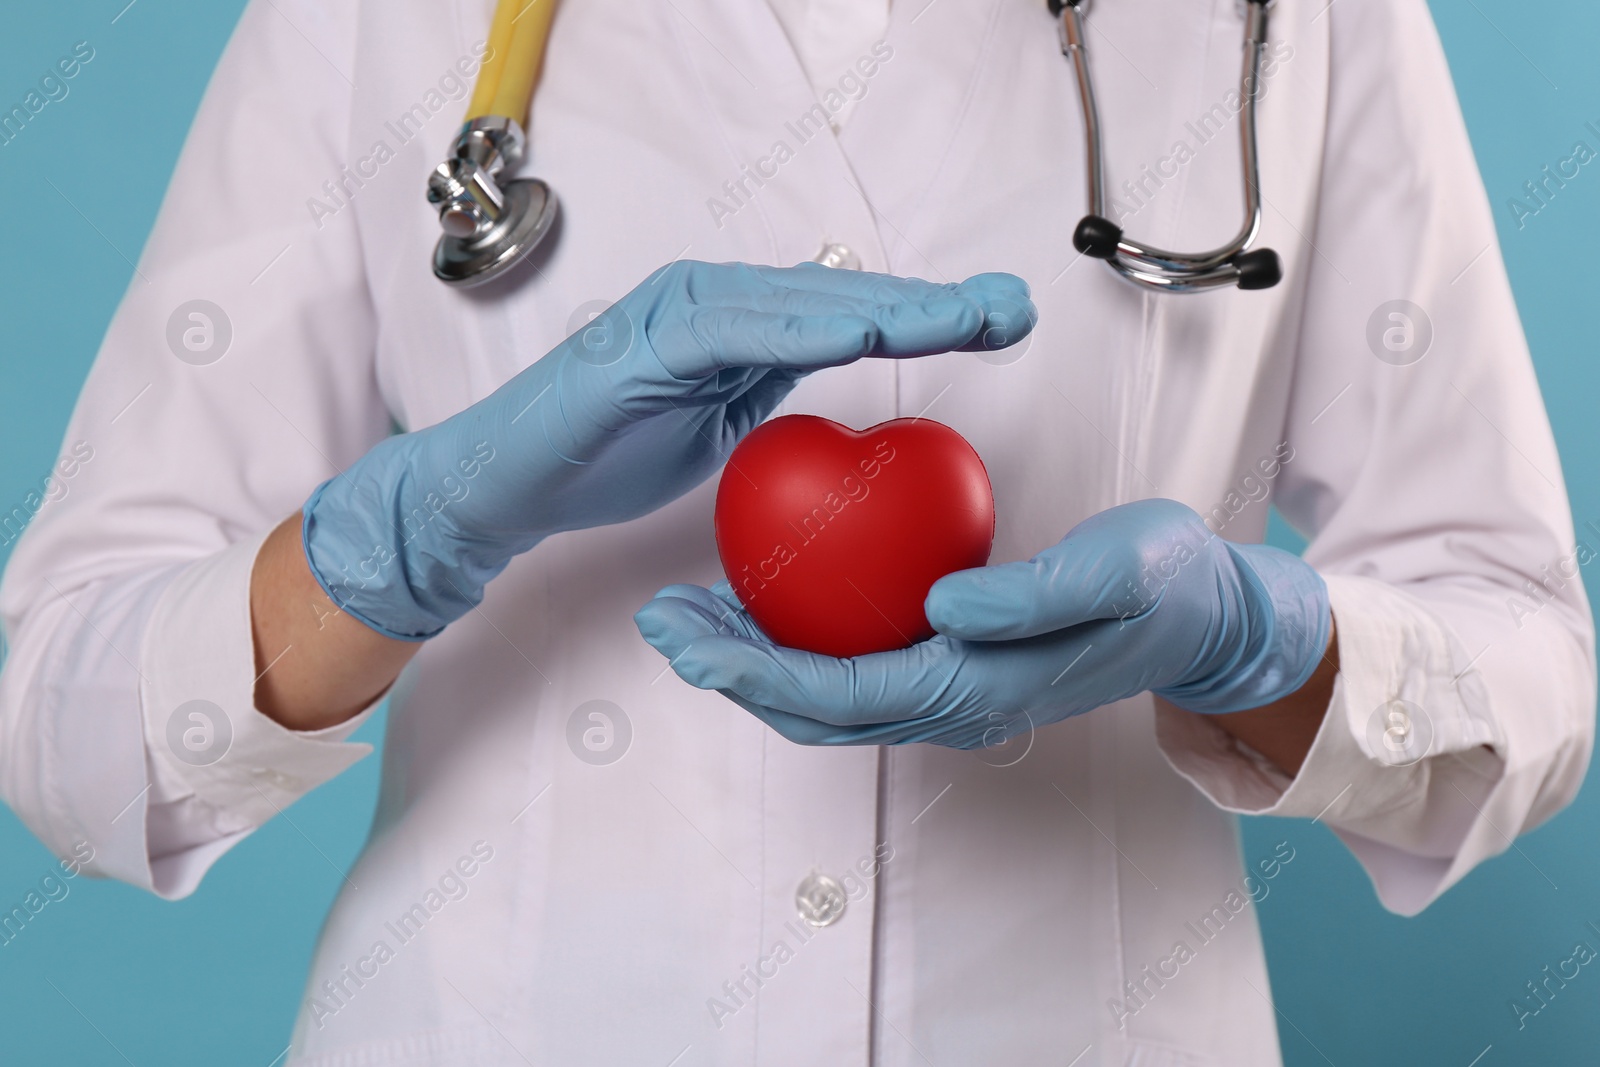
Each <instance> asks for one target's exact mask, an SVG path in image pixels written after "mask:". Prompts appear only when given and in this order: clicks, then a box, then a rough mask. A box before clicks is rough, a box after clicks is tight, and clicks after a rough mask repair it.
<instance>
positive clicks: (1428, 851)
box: [1157, 0, 1600, 914]
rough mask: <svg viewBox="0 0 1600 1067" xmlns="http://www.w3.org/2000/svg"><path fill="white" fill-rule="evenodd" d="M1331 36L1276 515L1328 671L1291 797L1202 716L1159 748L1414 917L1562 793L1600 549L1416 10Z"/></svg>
mask: <svg viewBox="0 0 1600 1067" xmlns="http://www.w3.org/2000/svg"><path fill="white" fill-rule="evenodd" d="M1326 17H1327V18H1329V19H1331V20H1332V26H1331V28H1330V31H1329V32H1330V33H1331V34H1332V62H1331V72H1332V73H1331V75H1330V77H1331V85H1330V104H1329V116H1328V118H1329V128H1328V140H1327V151H1326V157H1325V160H1324V164H1323V174H1322V193H1321V200H1320V204H1319V207H1318V209H1317V210H1318V215H1317V217H1316V220H1315V228H1314V230H1313V231H1312V232H1309V233H1307V234H1306V239H1307V241H1308V242H1309V243H1310V244H1311V245H1312V246H1314V247H1313V248H1312V249H1309V250H1308V254H1307V255H1306V256H1305V257H1304V258H1302V260H1301V263H1302V264H1303V266H1302V267H1301V269H1302V270H1304V271H1305V272H1306V282H1305V286H1306V288H1305V293H1304V314H1303V319H1302V322H1301V325H1300V342H1299V346H1298V352H1297V354H1296V367H1295V380H1294V385H1293V391H1292V398H1291V403H1290V414H1289V422H1288V426H1287V428H1286V439H1287V441H1288V442H1289V443H1290V444H1291V445H1292V447H1293V449H1294V453H1293V457H1292V458H1291V459H1290V460H1289V462H1287V463H1286V464H1285V465H1284V467H1283V469H1282V473H1281V474H1280V475H1279V477H1278V480H1277V481H1278V485H1277V494H1278V495H1277V503H1278V506H1279V508H1280V509H1281V510H1282V512H1283V514H1284V515H1285V517H1287V518H1288V519H1289V521H1290V522H1291V523H1293V524H1294V525H1295V526H1296V527H1297V528H1298V529H1301V530H1303V531H1307V532H1308V533H1309V535H1310V544H1309V547H1308V548H1307V551H1306V553H1305V558H1306V560H1307V561H1308V562H1310V563H1311V564H1312V565H1314V566H1315V567H1316V568H1317V569H1318V571H1319V572H1320V573H1321V574H1322V575H1323V576H1324V577H1325V578H1326V580H1327V583H1328V590H1329V596H1330V598H1331V602H1332V607H1333V614H1334V618H1335V621H1336V625H1337V632H1338V644H1339V662H1340V672H1339V677H1338V680H1337V683H1336V685H1335V689H1334V694H1333V699H1332V703H1331V706H1330V707H1329V709H1328V712H1327V716H1326V719H1325V721H1324V722H1323V725H1322V727H1321V730H1320V733H1319V734H1318V736H1317V738H1316V740H1315V742H1314V744H1313V746H1312V748H1311V751H1310V753H1309V755H1308V757H1307V759H1306V761H1305V764H1304V767H1303V768H1302V769H1301V771H1300V772H1299V774H1298V775H1297V776H1296V777H1295V778H1294V780H1293V781H1292V782H1291V781H1290V780H1289V779H1287V778H1286V777H1284V776H1283V775H1282V774H1281V773H1279V772H1278V771H1276V769H1274V768H1272V767H1271V766H1270V765H1268V764H1267V763H1266V762H1265V761H1264V760H1261V759H1260V758H1259V757H1255V756H1253V755H1252V754H1251V753H1249V752H1248V751H1246V750H1244V749H1243V748H1242V747H1241V746H1239V745H1236V744H1234V743H1233V742H1232V741H1230V740H1229V739H1228V738H1227V736H1226V735H1225V734H1223V733H1222V731H1221V730H1220V729H1218V728H1217V727H1216V726H1215V724H1214V723H1209V722H1207V721H1205V720H1204V719H1202V718H1200V717H1197V716H1193V715H1189V714H1187V713H1184V712H1180V711H1177V710H1176V709H1173V708H1170V707H1160V708H1158V719H1157V733H1158V737H1159V739H1160V740H1161V743H1162V745H1163V748H1164V749H1165V751H1166V752H1167V755H1168V757H1169V759H1170V760H1171V761H1172V762H1173V763H1174V765H1175V766H1176V767H1177V768H1178V770H1179V771H1180V772H1181V773H1183V774H1184V775H1185V776H1186V777H1188V778H1189V779H1190V780H1191V781H1193V782H1194V783H1195V784H1196V785H1198V786H1199V787H1200V788H1201V789H1202V790H1203V791H1204V792H1205V793H1206V794H1207V795H1208V796H1210V797H1211V799H1213V800H1214V801H1215V802H1217V803H1218V804H1220V805H1222V806H1223V807H1225V808H1228V809H1230V810H1233V811H1238V812H1248V813H1253V814H1271V815H1290V816H1302V817H1306V818H1313V819H1320V821H1322V822H1324V823H1326V824H1328V825H1329V826H1331V827H1332V828H1333V829H1334V831H1335V832H1336V833H1337V834H1338V835H1339V836H1340V837H1341V838H1342V839H1343V840H1344V842H1345V843H1346V844H1347V845H1348V847H1349V848H1350V849H1351V850H1352V852H1353V853H1354V854H1355V855H1356V857H1357V858H1358V859H1359V860H1360V861H1361V863H1362V864H1363V865H1364V866H1365V868H1366V870H1367V872H1368V874H1369V875H1370V876H1371V878H1372V880H1373V883H1374V885H1375V886H1376V889H1377V892H1378V895H1379V897H1380V899H1381V900H1382V901H1383V903H1384V904H1385V905H1386V906H1387V907H1389V908H1390V909H1392V910H1394V911H1397V912H1400V913H1404V914H1412V913H1415V912H1417V911H1420V910H1421V909H1422V908H1423V907H1425V906H1426V905H1427V904H1428V903H1430V902H1431V901H1432V900H1433V899H1434V898H1435V897H1437V896H1438V895H1439V894H1440V893H1442V892H1443V891H1444V890H1445V889H1446V888H1448V887H1449V886H1450V885H1452V884H1453V883H1455V882H1456V881H1457V880H1459V879H1460V878H1462V877H1463V876H1464V875H1465V874H1466V873H1467V872H1468V871H1469V870H1471V869H1472V867H1473V866H1474V865H1476V864H1477V863H1479V862H1481V861H1482V860H1484V859H1486V858H1488V857H1490V856H1494V855H1496V854H1498V853H1500V852H1502V851H1504V850H1505V849H1507V848H1508V847H1509V846H1510V845H1511V843H1512V839H1513V838H1514V837H1515V836H1516V835H1517V834H1519V833H1522V832H1524V831H1526V830H1529V829H1531V828H1532V827H1534V826H1536V825H1537V824H1539V823H1540V822H1542V821H1543V820H1545V819H1548V818H1549V817H1550V816H1551V815H1552V814H1553V813H1555V812H1556V811H1558V810H1559V809H1560V808H1562V807H1563V806H1564V805H1565V804H1567V803H1568V802H1569V801H1570V800H1571V799H1572V798H1573V796H1574V795H1575V794H1576V793H1577V790H1578V787H1579V785H1580V783H1581V782H1582V779H1583V776H1584V771H1585V768H1586V766H1587V763H1588V758H1589V752H1590V747H1591V744H1592V740H1593V727H1594V705H1595V663H1594V631H1593V623H1592V621H1591V617H1590V614H1589V606H1588V602H1587V599H1586V597H1585V594H1584V590H1583V587H1582V582H1581V577H1580V571H1579V568H1580V565H1581V564H1582V563H1584V562H1587V561H1588V560H1589V559H1590V558H1592V556H1593V555H1594V553H1595V551H1596V550H1597V549H1600V534H1597V532H1596V528H1595V527H1594V526H1593V525H1592V524H1591V525H1589V526H1588V527H1586V528H1585V529H1584V530H1582V531H1580V532H1579V534H1578V536H1575V532H1574V529H1573V524H1572V521H1571V518H1570V513H1569V510H1568V508H1569V506H1568V502H1567V495H1566V491H1565V487H1564V483H1563V480H1562V473H1561V465H1560V462H1559V459H1558V457H1557V455H1556V449H1555V444H1554V440H1553V438H1552V435H1551V431H1550V427H1549V423H1548V420H1547V417H1546V414H1545V411H1544V407H1543V403H1542V401H1541V399H1540V395H1539V390H1538V385H1537V382H1536V381H1535V378H1534V373H1533V368H1532V365H1531V362H1530V360H1529V356H1528V351H1527V346H1526V342H1525V340H1524V337H1523V334H1522V330H1521V326H1520V323H1519V320H1518V316H1517V311H1516V307H1515V305H1514V303H1513V301H1512V296H1511V290H1510V286H1509V283H1508V281H1507V278H1506V275H1505V270H1504V266H1503V264H1502V260H1501V256H1500V247H1499V244H1498V242H1497V240H1496V234H1495V228H1494V224H1493V220H1492V219H1491V216H1490V209H1489V204H1488V201H1487V197H1486V196H1485V193H1484V189H1483V186H1482V182H1481V179H1480V178H1479V176H1478V170H1477V167H1476V165H1475V163H1474V160H1473V155H1472V150H1471V146H1470V144H1469V142H1468V139H1467V133H1466V129H1465V126H1464V123H1463V121H1462V118H1461V115H1460V111H1459V107H1458V105H1457V103H1456V99H1455V95H1454V92H1453V89H1452V86H1451V82H1450V77H1449V72H1448V69H1447V67H1446V64H1445V59H1444V55H1443V50H1442V48H1441V47H1440V44H1439V41H1438V37H1437V34H1436V32H1435V29H1434V26H1433V23H1432V20H1431V17H1430V16H1429V14H1428V11H1427V8H1426V5H1425V4H1424V2H1423V0H1343V2H1342V3H1340V4H1339V5H1337V6H1335V7H1332V8H1330V9H1329V10H1328V12H1327V16H1326ZM1541 221H1542V220H1541ZM1287 236H1288V237H1289V238H1290V239H1293V235H1292V234H1290V235H1287ZM1397 300H1405V301H1409V302H1410V303H1411V304H1413V305H1415V307H1416V308H1418V309H1420V312H1419V311H1416V310H1412V309H1407V308H1402V307H1398V306H1395V305H1390V304H1389V302H1391V301H1397ZM1391 310H1392V311H1396V312H1398V313H1400V314H1403V315H1404V316H1405V319H1395V318H1390V317H1389V312H1390V311H1391ZM1408 320H1409V329H1410V330H1411V331H1412V332H1411V333H1410V334H1409V335H1408V333H1407V332H1406V331H1407V329H1408V326H1407V322H1408ZM1388 330H1394V331H1397V332H1393V333H1389V334H1388V337H1387V344H1386V343H1385V336H1384V334H1385V331H1388ZM1429 332H1431V343H1428V342H1427V334H1428V333H1429ZM1408 341H1409V342H1410V347H1409V348H1408V347H1407V342H1408ZM1391 346H1392V347H1391ZM1379 353H1381V354H1382V356H1383V357H1384V358H1380V356H1379ZM1419 356H1420V358H1418V357H1419ZM1397 702H1400V703H1397ZM1390 730H1395V731H1397V732H1395V733H1393V734H1389V735H1388V738H1387V740H1386V732H1387V731H1390ZM1408 731H1409V732H1410V736H1411V737H1412V739H1413V740H1412V744H1413V746H1414V747H1415V746H1417V745H1426V746H1427V748H1426V751H1427V752H1428V753H1429V754H1428V755H1427V756H1426V757H1425V758H1422V759H1420V760H1417V761H1416V762H1409V760H1410V758H1411V757H1410V756H1409V755H1406V754H1405V753H1404V752H1403V751H1402V752H1401V754H1399V755H1394V754H1391V753H1394V752H1395V749H1396V748H1397V747H1400V748H1403V746H1402V745H1401V743H1402V742H1403V741H1404V740H1405V739H1406V736H1407V732H1408ZM1430 737H1431V740H1430ZM1401 763H1408V765H1403V766H1402V765H1397V764H1401Z"/></svg>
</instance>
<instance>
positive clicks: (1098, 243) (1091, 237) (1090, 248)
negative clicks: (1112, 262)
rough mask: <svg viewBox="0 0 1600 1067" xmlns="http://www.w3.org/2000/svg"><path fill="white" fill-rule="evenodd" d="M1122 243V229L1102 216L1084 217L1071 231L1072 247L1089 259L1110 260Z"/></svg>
mask: <svg viewBox="0 0 1600 1067" xmlns="http://www.w3.org/2000/svg"><path fill="white" fill-rule="evenodd" d="M1121 242H1122V227H1121V226H1118V225H1117V224H1116V223H1114V222H1112V221H1111V220H1110V219H1108V218H1105V217H1104V216H1102V215H1085V216H1084V217H1083V218H1082V219H1081V220H1080V221H1079V222H1078V228H1077V229H1076V230H1073V231H1072V247H1073V248H1076V249H1077V250H1078V251H1079V252H1082V253H1083V254H1084V255H1086V256H1088V257H1090V258H1091V259H1110V258H1111V257H1112V256H1114V255H1116V254H1117V245H1119V244H1120V243H1121Z"/></svg>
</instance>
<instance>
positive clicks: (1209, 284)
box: [1052, 0, 1282, 292]
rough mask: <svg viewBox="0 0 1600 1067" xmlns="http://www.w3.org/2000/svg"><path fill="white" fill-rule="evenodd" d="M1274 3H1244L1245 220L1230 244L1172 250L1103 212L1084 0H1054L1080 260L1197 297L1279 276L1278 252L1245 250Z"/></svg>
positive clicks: (1253, 225) (1261, 284)
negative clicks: (1067, 87) (1078, 127)
mask: <svg viewBox="0 0 1600 1067" xmlns="http://www.w3.org/2000/svg"><path fill="white" fill-rule="evenodd" d="M1272 2H1273V0H1245V4H1244V6H1245V33H1244V54H1243V56H1242V60H1241V61H1242V67H1243V69H1242V71H1241V73H1240V97H1241V105H1240V116H1239V119H1240V123H1241V125H1242V129H1241V131H1240V136H1239V147H1240V169H1241V174H1242V182H1241V184H1242V185H1243V188H1244V222H1243V223H1242V224H1241V225H1240V228H1239V232H1238V234H1237V235H1235V237H1234V238H1233V240H1231V241H1229V242H1228V243H1227V244H1225V245H1223V246H1222V247H1221V248H1217V249H1214V250H1212V251H1210V252H1201V253H1183V252H1171V251H1168V250H1166V249H1162V248H1157V247H1155V246H1153V245H1146V244H1143V243H1141V242H1138V241H1135V240H1133V239H1132V238H1130V237H1128V236H1127V235H1126V234H1125V233H1123V232H1122V230H1121V228H1120V227H1118V226H1117V225H1116V224H1115V223H1113V222H1111V221H1110V219H1109V217H1108V216H1107V214H1106V209H1107V200H1106V179H1105V147H1104V137H1103V135H1102V130H1101V124H1100V108H1099V102H1098V101H1097V100H1096V98H1095V91H1094V79H1093V77H1092V76H1091V74H1090V70H1089V48H1088V40H1087V32H1086V28H1087V27H1086V23H1085V21H1084V10H1085V9H1086V7H1087V6H1088V0H1057V2H1056V3H1054V4H1052V6H1053V7H1056V8H1057V13H1058V17H1059V20H1060V35H1061V52H1062V54H1063V55H1065V56H1067V57H1068V58H1069V59H1070V60H1071V61H1072V65H1073V70H1074V73H1075V74H1076V77H1077V82H1078V99H1079V101H1080V102H1081V104H1082V110H1083V126H1084V141H1085V145H1086V147H1087V151H1086V152H1085V166H1086V168H1087V173H1086V176H1085V177H1086V182H1087V187H1088V191H1089V212H1090V214H1089V216H1088V217H1086V218H1085V219H1084V220H1083V221H1082V222H1081V223H1079V227H1078V232H1077V233H1076V234H1075V235H1074V244H1075V245H1077V247H1078V249H1079V251H1081V252H1083V253H1084V254H1085V255H1090V256H1094V257H1095V258H1097V259H1104V260H1106V262H1107V263H1108V264H1109V265H1110V266H1111V267H1112V269H1114V270H1115V271H1116V272H1117V274H1118V275H1119V276H1121V277H1123V278H1125V279H1127V280H1128V281H1130V282H1133V283H1134V284H1136V285H1140V286H1143V287H1146V288H1150V289H1157V290H1161V291H1164V292H1197V291H1201V290H1205V289H1213V288H1217V287H1220V286H1224V285H1238V286H1239V287H1240V288H1249V289H1256V288H1267V287H1269V286H1271V285H1274V284H1276V283H1277V281H1278V279H1279V278H1280V277H1281V272H1282V269H1281V266H1280V264H1279V261H1278V256H1277V253H1275V252H1273V251H1271V250H1270V249H1259V250H1256V251H1250V250H1249V249H1250V245H1251V243H1252V242H1253V241H1254V240H1255V239H1256V236H1257V235H1258V234H1259V233H1260V230H1261V173H1260V156H1259V153H1258V151H1257V142H1256V103H1257V96H1258V93H1259V91H1260V87H1261V57H1262V53H1263V51H1264V50H1265V47H1266V41H1267V28H1268V19H1267V9H1268V8H1269V7H1271V6H1272Z"/></svg>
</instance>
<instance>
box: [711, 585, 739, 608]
mask: <svg viewBox="0 0 1600 1067" xmlns="http://www.w3.org/2000/svg"><path fill="white" fill-rule="evenodd" d="M711 595H712V596H714V597H716V598H718V599H719V600H721V601H722V602H723V603H725V604H727V605H729V606H730V607H732V608H733V609H734V610H735V611H743V610H744V601H742V600H740V599H739V594H738V593H735V592H734V591H733V583H732V582H730V581H728V579H726V578H723V579H722V580H721V581H718V582H714V583H712V586H711Z"/></svg>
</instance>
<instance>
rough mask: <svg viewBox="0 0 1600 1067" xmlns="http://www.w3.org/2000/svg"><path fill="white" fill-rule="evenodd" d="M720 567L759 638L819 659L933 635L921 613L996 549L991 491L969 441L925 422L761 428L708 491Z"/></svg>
mask: <svg viewBox="0 0 1600 1067" xmlns="http://www.w3.org/2000/svg"><path fill="white" fill-rule="evenodd" d="M716 532H717V552H718V554H719V555H720V556H721V558H722V568H723V571H724V573H726V574H727V576H728V581H729V582H731V583H732V584H733V590H734V592H735V593H736V594H737V595H738V597H739V599H740V601H741V602H742V603H743V604H744V606H745V608H746V610H748V611H749V612H750V614H751V616H752V617H753V618H754V619H755V621H756V623H757V624H758V625H759V626H760V627H761V629H762V630H763V632H765V633H766V635H767V636H768V637H770V638H772V639H773V640H774V641H776V642H777V643H778V644H780V645H787V646H789V647H791V648H800V649H805V650H807V651H810V652H818V653H821V654H823V655H828V656H841V657H844V656H860V655H864V654H866V653H868V652H885V651H888V650H890V649H895V648H905V647H907V646H909V645H912V644H915V643H916V642H918V641H921V640H925V639H926V638H929V637H932V636H933V628H932V627H931V626H929V625H928V619H927V616H926V615H925V614H924V613H923V608H922V605H923V601H924V600H925V599H927V595H928V590H929V588H931V587H932V585H933V583H934V582H936V581H938V580H939V579H940V578H942V577H944V576H945V575H946V574H949V573H950V572H952V571H958V570H964V569H966V568H968V567H981V566H983V565H984V564H985V563H987V562H988V560H989V549H990V547H991V546H992V545H993V543H994V493H993V490H992V489H991V488H990V485H989V474H988V472H987V471H986V470H985V469H984V466H983V460H981V459H979V458H978V453H977V452H975V451H974V450H973V448H972V446H971V445H970V444H968V443H967V440H966V438H964V437H962V436H961V435H960V434H958V433H956V432H955V431H954V430H952V429H950V427H948V426H945V425H943V424H941V423H937V422H931V421H929V420H928V419H895V420H894V421H892V422H885V423H880V424H879V425H877V426H874V427H872V428H871V429H868V430H862V431H860V432H857V431H855V430H852V429H850V428H849V427H848V426H841V425H840V424H839V423H837V422H830V421H829V420H827V419H822V418H818V417H816V416H815V415H785V416H782V417H781V418H776V419H773V420H772V421H771V422H767V423H764V424H762V425H761V426H758V427H757V428H756V429H755V430H754V431H752V432H751V433H750V435H749V436H748V437H746V438H745V439H744V441H743V442H741V443H740V445H739V447H737V448H735V449H734V450H733V455H731V456H730V457H728V466H727V469H726V470H724V471H723V472H722V484H721V485H720V486H719V488H718V489H717V509H716Z"/></svg>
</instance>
